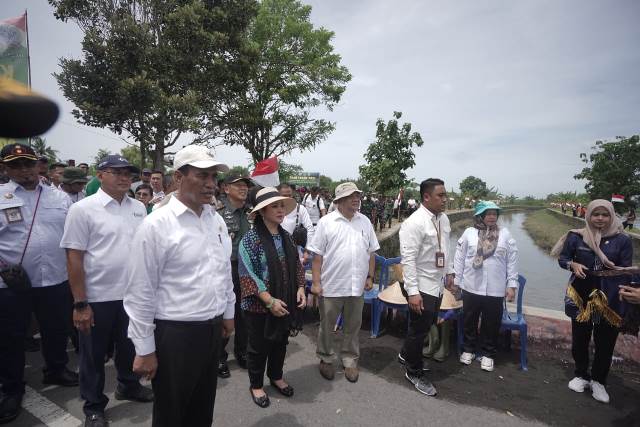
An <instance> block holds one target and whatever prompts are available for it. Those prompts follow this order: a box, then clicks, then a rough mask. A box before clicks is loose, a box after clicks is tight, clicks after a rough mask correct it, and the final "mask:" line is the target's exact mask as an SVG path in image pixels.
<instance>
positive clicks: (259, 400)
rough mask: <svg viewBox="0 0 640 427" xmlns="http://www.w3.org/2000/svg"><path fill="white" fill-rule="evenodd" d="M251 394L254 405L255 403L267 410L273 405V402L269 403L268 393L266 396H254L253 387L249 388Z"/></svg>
mask: <svg viewBox="0 0 640 427" xmlns="http://www.w3.org/2000/svg"><path fill="white" fill-rule="evenodd" d="M249 394H250V395H251V399H253V403H255V404H256V405H258V406H259V407H261V408H266V407H267V406H269V405H270V404H271V402H270V401H269V396H267V394H266V393H265V395H264V396H260V397H256V396H255V395H254V394H253V390H252V389H251V387H249Z"/></svg>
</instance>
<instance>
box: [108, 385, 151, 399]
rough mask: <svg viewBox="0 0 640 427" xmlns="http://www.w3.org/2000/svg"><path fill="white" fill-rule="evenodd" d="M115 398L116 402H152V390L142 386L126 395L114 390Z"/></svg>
mask: <svg viewBox="0 0 640 427" xmlns="http://www.w3.org/2000/svg"><path fill="white" fill-rule="evenodd" d="M115 396H116V400H131V401H132V402H142V403H148V402H153V390H151V389H150V388H147V387H143V386H140V387H138V388H137V389H135V390H133V391H129V392H126V393H125V392H122V391H120V390H118V389H116V392H115Z"/></svg>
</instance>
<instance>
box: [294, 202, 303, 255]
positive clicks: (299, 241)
mask: <svg viewBox="0 0 640 427" xmlns="http://www.w3.org/2000/svg"><path fill="white" fill-rule="evenodd" d="M299 218H300V205H299V204H298V206H297V208H296V227H295V228H294V229H293V233H291V238H292V239H293V243H295V244H296V245H298V246H302V247H303V248H304V247H306V246H307V228H306V227H305V226H304V225H302V224H300V223H299V222H298V220H299Z"/></svg>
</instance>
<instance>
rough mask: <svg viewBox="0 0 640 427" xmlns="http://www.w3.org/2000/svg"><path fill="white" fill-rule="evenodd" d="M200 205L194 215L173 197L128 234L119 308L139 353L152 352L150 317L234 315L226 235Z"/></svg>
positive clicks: (224, 228)
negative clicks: (124, 281)
mask: <svg viewBox="0 0 640 427" xmlns="http://www.w3.org/2000/svg"><path fill="white" fill-rule="evenodd" d="M202 209H203V210H202V213H201V215H200V216H198V215H197V214H196V213H195V212H194V211H193V210H191V209H189V208H188V207H187V206H185V205H184V204H183V203H182V202H181V201H180V200H178V198H177V197H172V198H171V199H170V200H169V203H168V204H167V205H166V206H165V207H164V208H163V209H159V210H158V211H157V212H154V213H153V215H149V216H148V217H147V218H146V219H145V220H144V222H143V223H142V225H141V226H140V228H139V229H138V231H137V233H136V235H135V237H134V239H133V251H132V254H131V257H130V258H129V262H128V265H127V291H126V294H125V297H124V308H125V310H126V311H127V314H128V315H129V338H131V340H132V341H133V344H134V345H135V348H136V354H138V355H145V354H150V353H153V352H154V351H155V341H154V334H153V331H154V329H155V325H154V322H153V321H154V319H162V320H176V321H203V320H210V319H213V318H215V317H217V316H219V315H222V316H223V318H224V319H233V316H234V304H235V302H236V297H235V294H234V293H233V282H232V280H231V261H230V257H231V238H229V233H228V231H227V226H226V225H225V223H224V220H223V219H222V217H221V216H220V215H219V214H218V213H217V212H216V211H215V210H214V209H213V208H212V207H211V206H210V205H203V206H202ZM183 350H184V351H187V350H186V349H182V350H180V349H177V351H183Z"/></svg>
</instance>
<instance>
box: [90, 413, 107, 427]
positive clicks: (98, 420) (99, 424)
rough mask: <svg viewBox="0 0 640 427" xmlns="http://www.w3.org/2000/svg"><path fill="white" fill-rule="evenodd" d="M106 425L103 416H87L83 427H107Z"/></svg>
mask: <svg viewBox="0 0 640 427" xmlns="http://www.w3.org/2000/svg"><path fill="white" fill-rule="evenodd" d="M108 425H109V423H108V422H107V420H106V419H105V418H104V415H103V414H91V415H87V418H85V419H84V427H107V426H108Z"/></svg>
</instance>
